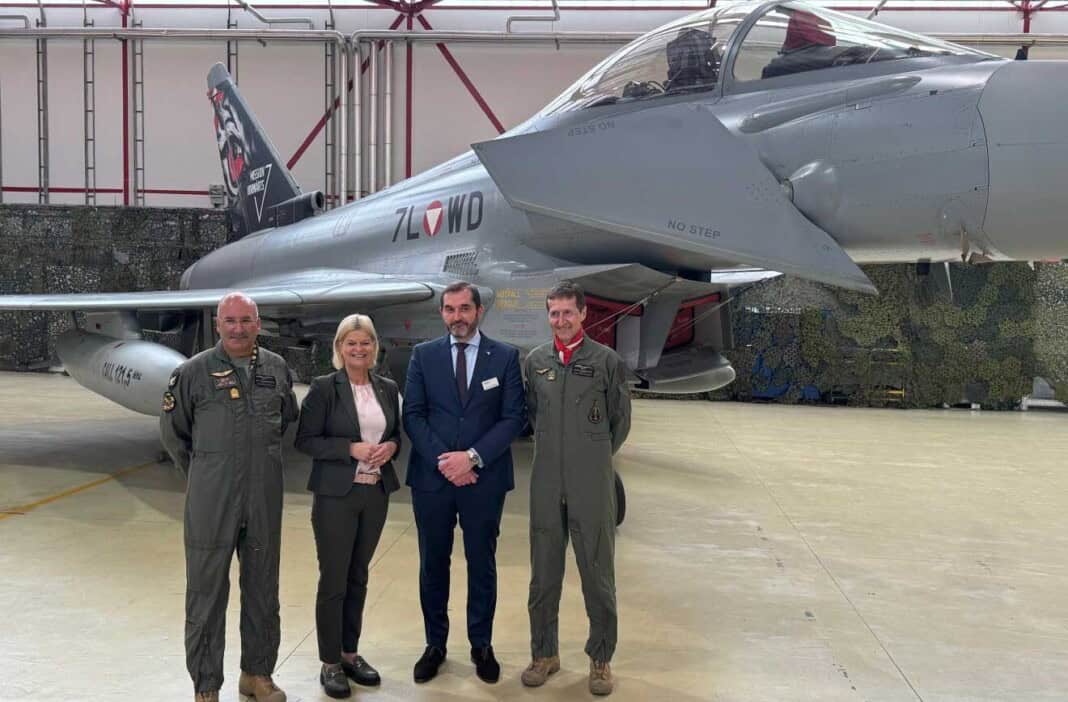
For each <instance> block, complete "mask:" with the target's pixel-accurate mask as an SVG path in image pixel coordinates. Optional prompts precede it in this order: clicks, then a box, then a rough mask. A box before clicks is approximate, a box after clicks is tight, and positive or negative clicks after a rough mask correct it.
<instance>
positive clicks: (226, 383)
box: [212, 371, 237, 395]
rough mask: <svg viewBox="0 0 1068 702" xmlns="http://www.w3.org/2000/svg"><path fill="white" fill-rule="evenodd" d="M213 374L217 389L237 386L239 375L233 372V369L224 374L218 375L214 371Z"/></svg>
mask: <svg viewBox="0 0 1068 702" xmlns="http://www.w3.org/2000/svg"><path fill="white" fill-rule="evenodd" d="M212 375H213V376H214V377H213V378H212V381H213V382H214V383H215V389H216V390H222V389H223V388H235V389H236V388H237V376H236V375H234V374H233V371H230V372H229V373H227V374H226V375H223V376H219V375H216V374H215V373H212ZM232 394H233V393H231V395H232Z"/></svg>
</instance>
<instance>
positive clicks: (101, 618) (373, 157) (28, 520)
mask: <svg viewBox="0 0 1068 702" xmlns="http://www.w3.org/2000/svg"><path fill="white" fill-rule="evenodd" d="M717 4H719V5H729V3H728V2H725V1H724V0H719V2H718V3H717V0H710V1H709V0H700V1H696V0H664V1H663V2H658V1H655V0H644V1H642V0H633V1H629V0H628V1H623V0H620V1H615V2H614V1H613V0H590V1H585V0H560V2H559V3H556V2H549V1H545V2H541V1H535V2H528V1H526V0H516V1H515V2H508V1H507V0H437V1H435V0H422V1H421V2H416V1H414V0H381V1H376V0H338V1H336V2H301V3H294V2H286V1H285V0H278V1H275V2H271V1H262V2H252V3H244V2H226V1H225V0H220V1H215V0H197V1H196V2H182V1H180V0H173V1H172V0H152V1H147V0H146V1H144V2H142V1H140V0H114V1H112V0H98V1H88V0H85V1H83V2H73V1H71V0H39V2H37V3H32V2H31V3H26V2H0V246H2V247H3V250H4V251H5V254H4V256H3V257H0V294H11V293H27V292H33V293H41V292H86V291H116V290H123V291H135V290H150V289H156V288H175V287H176V286H177V284H178V281H179V279H180V276H181V275H182V272H183V271H184V270H185V269H186V268H187V267H188V266H189V265H190V264H191V263H192V262H194V261H196V260H197V259H198V258H199V257H201V256H203V255H205V254H206V253H208V252H210V251H212V250H214V249H217V248H218V247H219V246H221V245H222V244H224V243H226V242H227V240H228V237H229V230H228V228H229V226H230V223H229V222H228V220H227V213H226V212H225V211H224V210H223V209H220V208H219V197H220V193H221V191H222V187H221V179H222V176H221V174H220V172H219V150H218V145H217V144H216V142H215V140H214V139H213V138H212V137H213V134H212V126H211V113H210V109H211V108H210V105H209V103H208V100H207V99H206V97H205V87H206V86H205V76H206V74H207V72H208V69H209V68H210V67H211V65H212V64H214V63H216V62H222V63H223V64H225V65H226V66H227V67H228V69H229V71H230V72H231V74H232V75H233V76H234V77H235V78H236V81H237V82H238V83H239V85H240V87H241V90H242V93H243V94H244V96H245V98H246V99H247V100H248V101H249V103H250V104H251V105H252V107H253V109H255V110H256V113H257V116H258V118H259V120H260V121H261V122H262V124H263V126H264V128H265V131H266V132H267V133H268V134H270V135H271V138H272V139H273V141H274V144H275V146H276V147H277V149H278V151H279V152H280V153H281V155H282V156H283V158H284V159H285V160H286V163H287V165H288V167H289V168H290V169H291V171H292V172H293V174H294V176H295V177H296V179H297V180H298V181H299V182H300V184H301V185H302V186H303V187H304V188H305V189H306V190H313V189H318V190H321V191H323V192H324V193H325V194H326V208H327V209H331V208H334V207H336V206H338V205H340V204H343V203H347V202H352V201H357V200H360V199H362V198H365V197H367V196H369V195H371V194H373V193H375V192H377V191H379V190H381V189H382V188H385V187H387V186H389V185H391V184H394V183H397V182H399V181H401V180H403V179H405V178H407V177H409V176H413V175H417V174H419V173H422V172H424V171H426V170H427V169H429V168H431V167H433V166H435V165H437V164H439V163H441V162H443V161H445V160H446V159H449V158H451V157H453V156H455V155H456V154H458V153H461V152H463V151H465V150H467V149H468V148H469V146H470V145H471V144H472V143H475V142H480V141H484V140H487V139H492V138H493V137H495V136H497V135H499V134H501V133H503V132H504V131H506V130H508V129H510V128H512V127H515V126H516V125H519V124H521V123H522V122H523V121H524V120H526V119H527V118H528V117H529V116H530V115H532V114H534V113H535V112H537V111H538V110H539V109H540V108H541V107H543V106H544V105H545V104H546V103H548V102H549V101H550V100H552V99H553V98H554V97H556V96H557V95H559V94H560V93H561V91H563V90H565V89H566V88H567V86H568V85H569V84H570V83H571V82H572V81H573V80H574V78H575V77H576V76H579V75H581V74H582V73H584V72H585V71H586V70H587V69H589V68H590V67H591V66H593V65H594V64H596V63H597V62H598V61H599V60H601V59H602V58H604V57H605V56H606V55H608V54H609V53H610V52H612V51H614V50H615V49H617V48H618V47H620V46H622V45H623V44H625V43H626V42H627V41H629V40H630V39H632V38H634V37H635V36H637V35H638V34H640V33H642V32H645V31H648V30H650V29H652V28H654V27H657V26H659V25H661V24H663V23H665V22H668V21H671V20H673V19H676V18H679V17H682V16H684V15H686V14H688V13H691V12H694V11H697V10H701V9H705V8H708V7H709V6H710V5H712V6H715V5H717ZM817 4H820V5H825V6H828V7H833V8H835V9H838V10H841V11H844V12H848V13H851V14H854V15H856V16H858V17H866V16H874V17H875V18H876V19H877V20H878V21H880V22H884V23H886V24H889V25H892V26H895V27H900V28H902V29H907V30H909V31H913V32H919V33H924V34H928V35H932V36H937V37H942V38H945V39H948V40H952V41H955V42H958V43H961V44H964V45H966V46H972V47H976V48H979V49H982V50H984V51H988V52H992V53H996V54H999V55H1001V56H1005V57H1009V58H1011V57H1016V56H1018V55H1019V54H1021V53H1023V54H1025V55H1026V59H1027V60H1042V59H1068V2H1061V1H1059V0H1047V1H1045V2H1044V1H1043V0H937V1H936V0H888V1H886V2H883V1H879V0H862V1H856V0H840V1H834V0H823V1H821V2H819V3H817ZM435 32H436V33H438V34H435ZM442 33H447V34H442ZM1021 58H1023V56H1021ZM1021 109H1026V106H1021ZM939 265H940V264H931V265H929V266H923V265H920V266H917V265H913V264H900V265H878V266H866V267H865V272H866V273H868V275H869V276H870V277H871V278H872V280H874V281H875V282H876V283H877V285H878V287H879V289H880V292H881V296H880V297H878V298H871V297H867V296H863V295H860V294H857V293H850V292H843V291H840V290H836V289H834V288H831V287H828V286H826V285H821V284H818V283H810V282H805V281H801V280H798V279H794V278H790V277H787V278H785V279H778V280H775V281H771V282H768V283H767V284H763V285H760V286H757V287H754V288H753V289H752V290H751V291H747V292H746V294H745V295H744V296H740V297H739V299H738V300H737V301H736V302H735V304H733V306H732V308H731V325H732V327H733V331H734V336H735V341H736V349H735V352H734V355H733V356H732V358H731V361H732V362H733V363H734V367H735V369H736V371H737V374H738V377H737V380H736V381H735V382H734V383H733V384H731V385H728V386H727V387H725V388H722V389H720V390H718V391H715V392H714V393H712V394H711V396H710V397H705V396H702V397H701V398H699V401H690V402H683V401H664V400H651V399H640V400H638V401H636V411H635V429H634V432H633V434H632V436H631V438H630V439H629V441H628V443H627V444H626V446H625V447H624V449H623V450H622V451H621V452H620V454H619V455H618V458H617V466H616V467H617V470H618V471H619V472H620V474H621V475H622V476H624V478H625V479H626V481H627V486H628V517H627V521H626V522H625V523H624V525H623V526H622V527H621V528H620V531H619V534H618V552H617V571H618V579H619V602H620V612H621V643H620V650H619V655H618V657H617V659H616V671H617V676H618V681H619V682H618V688H617V690H616V692H615V693H614V695H613V697H614V698H616V699H625V700H650V699H664V700H737V701H739V702H742V701H745V702H749V701H756V700H769V701H770V700H862V699H863V700H947V701H949V700H954V701H957V700H960V701H963V700H984V701H985V700H989V701H995V700H996V701H1003V700H1012V701H1014V702H1015V701H1016V700H1036V701H1037V700H1058V699H1063V696H1064V693H1063V691H1064V690H1065V689H1066V688H1068V665H1066V664H1065V663H1064V661H1063V655H1062V652H1063V648H1064V643H1065V640H1066V639H1068V629H1066V624H1065V622H1068V611H1065V606H1064V603H1063V597H1061V596H1060V593H1062V592H1063V589H1064V585H1065V583H1061V582H1060V581H1061V579H1063V578H1066V577H1068V570H1066V564H1068V552H1066V548H1068V545H1066V543H1065V542H1064V539H1063V538H1062V537H1061V536H1060V534H1062V533H1063V532H1064V530H1063V529H1061V528H1060V527H1061V526H1064V524H1063V522H1064V519H1065V517H1064V515H1065V514H1068V510H1066V509H1065V507H1066V505H1065V504H1064V499H1063V498H1062V497H1061V495H1063V494H1064V493H1063V492H1062V491H1060V490H1059V489H1058V488H1057V487H1056V486H1057V485H1058V484H1060V483H1061V482H1063V477H1062V471H1060V470H1059V468H1060V463H1061V459H1062V457H1063V455H1064V450H1065V440H1064V439H1063V436H1062V434H1063V432H1062V431H1060V430H1061V425H1062V424H1063V419H1064V416H1063V414H1060V413H1056V412H1048V413H1046V412H1037V413H1036V412H1012V413H1008V412H998V413H993V412H967V411H960V410H948V411H938V410H930V409H929V408H932V407H945V406H965V407H972V408H979V407H982V408H984V409H986V408H990V409H1015V408H1019V407H1020V406H1021V401H1022V399H1023V398H1025V397H1027V396H1031V398H1032V400H1033V398H1036V397H1037V398H1039V399H1041V398H1050V399H1051V400H1052V399H1053V398H1056V399H1062V400H1063V399H1066V398H1068V351H1066V350H1065V344H1064V338H1065V331H1066V330H1068V273H1066V272H1065V271H1066V269H1065V267H1064V264H1062V263H1060V262H1057V261H1040V262H1030V263H995V264H989V265H974V264H953V265H952V266H947V268H946V270H949V271H950V273H949V274H948V276H945V277H943V276H942V275H941V273H940V272H939V270H937V269H938V266H939ZM932 269H935V270H933V271H932ZM947 287H948V288H951V289H952V290H951V292H950V291H949V290H947ZM72 324H73V321H72V316H71V315H69V314H62V313H42V312H0V407H2V408H4V409H3V410H0V532H4V533H0V572H2V573H4V577H2V578H0V615H2V616H3V618H4V620H5V622H6V624H5V627H4V629H5V632H6V633H5V635H4V636H2V637H0V700H9V699H10V700H52V699H70V700H97V699H100V700H103V699H146V698H152V699H179V698H187V697H188V694H189V691H190V690H189V683H188V677H187V675H186V673H185V670H184V660H183V655H182V636H181V622H182V604H183V599H184V585H185V583H184V579H183V561H182V550H181V533H182V501H183V489H184V486H183V483H182V480H181V478H180V476H179V475H178V474H177V473H176V472H175V471H174V470H173V468H172V467H171V466H170V464H169V463H166V462H161V461H160V460H159V439H158V431H157V422H156V421H155V420H153V419H151V418H148V417H145V416H142V415H139V414H136V413H134V412H131V411H129V410H126V409H123V408H121V407H118V406H117V405H115V404H112V403H110V402H108V401H107V400H104V399H103V398H101V397H98V396H95V395H93V394H92V393H90V392H89V391H87V390H85V389H83V388H80V387H79V386H78V385H77V384H76V383H74V381H73V380H72V379H71V378H68V377H63V376H62V375H59V374H56V373H49V374H44V373H26V372H14V371H31V370H34V371H41V370H48V369H49V368H52V369H53V370H54V369H55V365H56V359H55V350H54V343H53V340H54V338H55V337H56V336H57V335H58V334H59V333H61V332H62V331H64V330H66V329H69V328H70V327H71V326H72ZM165 341H166V339H165ZM280 350H282V351H284V352H285V353H286V357H287V360H289V361H290V364H291V365H293V366H294V367H296V368H297V369H298V372H299V373H300V375H301V376H302V377H303V378H304V379H307V378H309V377H310V376H312V375H314V374H315V373H317V372H322V370H323V362H324V359H325V356H324V354H328V353H329V349H328V348H323V347H322V346H312V347H290V346H286V345H284V344H283V346H282V347H280ZM1036 379H1040V380H1036ZM708 399H713V400H747V401H748V400H758V401H761V402H777V403H781V405H782V406H766V405H765V404H757V403H741V402H706V401H703V400H708ZM799 403H811V404H819V405H824V406H816V407H797V406H791V405H796V404H799ZM1038 404H1041V403H1040V402H1038V403H1036V402H1033V401H1032V406H1035V405H1038ZM1053 404H1056V403H1053ZM827 405H851V406H854V407H856V406H863V407H865V408H869V407H871V408H873V409H859V408H854V409H846V408H844V407H832V406H827ZM905 407H907V408H921V409H916V410H915V411H909V412H901V411H898V408H905ZM514 450H515V453H516V459H517V461H516V463H517V466H519V469H518V471H517V490H516V491H515V492H514V493H512V494H511V495H510V496H509V500H508V502H507V505H506V512H505V517H504V521H503V523H502V527H501V544H500V551H499V554H498V565H499V568H500V573H501V577H500V595H499V602H500V604H499V610H498V621H497V632H498V633H497V638H496V640H495V646H496V648H497V651H498V655H499V657H500V658H501V660H502V663H503V665H504V675H503V678H502V683H501V684H499V685H498V686H495V687H487V686H485V685H483V684H482V683H481V682H479V681H478V680H477V679H476V678H475V677H474V674H473V672H472V671H471V669H470V665H469V664H468V663H467V662H466V656H465V655H463V654H464V653H465V652H466V651H465V649H466V642H465V641H463V640H462V636H461V635H460V634H457V633H455V632H454V634H453V641H452V648H451V649H450V658H449V662H448V663H447V666H446V669H445V670H446V672H445V675H443V676H442V677H441V678H440V680H438V681H436V682H435V683H433V684H432V685H431V686H422V687H417V686H415V685H414V684H413V683H412V682H411V672H410V668H411V664H412V663H413V662H414V660H415V658H416V657H417V656H418V653H419V650H420V649H421V646H422V632H421V622H420V618H419V608H418V580H417V577H418V555H417V545H416V538H415V527H414V524H413V520H412V514H411V509H410V499H409V498H408V496H407V492H406V491H402V492H401V493H398V496H397V497H396V498H395V500H394V502H393V505H392V506H391V510H390V514H389V519H388V521H387V525H386V531H385V533H384V535H383V540H382V545H381V546H380V549H379V553H378V555H377V557H376V560H375V561H374V563H373V567H372V573H371V596H370V598H369V604H368V611H367V624H366V629H367V631H368V633H369V634H370V636H369V637H368V640H367V641H366V644H367V647H366V649H365V652H366V655H367V657H368V658H369V659H370V660H371V661H372V662H373V663H375V664H376V665H377V666H378V667H379V668H380V669H381V670H382V672H383V676H384V678H385V682H384V683H383V685H382V687H381V688H379V689H377V690H363V689H361V690H358V691H357V693H356V696H357V697H368V698H374V699H382V700H387V699H388V700H393V699H397V700H401V699H428V700H431V699H433V700H452V699H515V698H522V699H536V698H537V697H538V696H539V695H540V696H541V697H543V698H544V697H550V698H552V699H588V698H589V695H588V694H587V693H586V690H585V672H586V670H585V667H584V666H585V659H584V656H583V653H582V650H581V649H582V643H583V640H584V638H585V631H586V622H585V620H584V618H583V617H582V616H581V613H582V611H583V609H582V598H581V589H580V587H579V581H578V577H577V575H576V574H575V572H574V571H575V569H574V567H573V563H572V564H569V566H568V575H567V580H566V584H565V590H564V601H563V604H562V610H561V611H562V612H564V613H566V614H565V616H564V617H563V618H562V631H561V642H562V650H563V654H564V664H563V667H564V671H563V674H562V675H560V676H559V677H558V678H555V679H554V680H553V681H552V682H551V683H550V684H549V686H548V689H545V690H541V691H531V690H527V689H526V688H523V687H522V686H521V685H520V684H519V682H518V676H519V673H520V671H521V670H522V668H523V667H524V666H525V665H526V663H527V658H528V653H529V651H528V640H527V634H528V629H527V614H526V588H527V584H528V577H529V569H528V551H529V544H528V537H527V535H526V534H527V497H526V492H527V490H528V487H529V481H530V471H529V464H530V459H531V452H532V447H531V444H530V442H529V441H525V440H524V441H520V442H519V443H517V444H516V446H515V449H514ZM286 459H287V462H288V468H287V478H286V481H287V483H286V495H285V504H286V506H285V515H284V543H283V556H282V558H283V561H282V571H281V573H282V576H281V577H282V583H281V589H282V592H281V600H282V606H283V611H282V626H283V636H282V645H281V655H280V658H279V661H280V663H279V667H278V672H277V674H276V680H277V681H278V682H279V684H280V685H281V686H282V687H283V688H285V689H286V690H287V691H288V692H289V695H290V699H291V700H308V699H325V697H324V696H323V695H322V692H321V689H320V687H319V684H318V679H317V673H318V661H317V656H316V653H315V645H314V643H315V628H314V596H315V581H316V575H317V573H316V563H315V555H314V554H315V548H314V542H313V537H312V532H311V529H310V525H309V523H308V513H309V510H310V504H311V498H310V497H309V495H308V493H307V492H305V489H304V485H305V482H306V480H307V475H308V469H309V466H308V463H307V460H306V459H305V458H304V457H302V456H300V455H299V454H296V453H295V452H294V451H292V450H288V451H287V454H286ZM402 464H403V461H402ZM458 558H459V556H458V555H457V559H458ZM569 560H570V558H569ZM232 579H233V580H234V582H235V583H236V580H237V571H236V566H235V570H234V574H233V578H232ZM464 584H465V579H464V573H463V569H462V568H461V567H457V568H455V569H454V580H453V593H454V594H453V603H452V609H451V611H452V614H453V617H454V620H455V621H459V620H461V619H462V616H463V606H462V604H459V603H460V602H461V601H462V600H460V599H459V598H460V595H461V593H462V592H463V589H464ZM234 589H236V587H235V588H234ZM237 613H238V610H237V597H236V595H235V596H233V597H232V602H231V609H230V612H229V613H228V623H229V626H228V633H227V683H226V686H225V687H224V691H223V698H224V699H235V698H237V697H238V695H237V690H236V677H237V665H238V663H237V660H238V659H237V656H238V648H239V646H238V634H237ZM61 652H62V653H61ZM57 659H58V660H57Z"/></svg>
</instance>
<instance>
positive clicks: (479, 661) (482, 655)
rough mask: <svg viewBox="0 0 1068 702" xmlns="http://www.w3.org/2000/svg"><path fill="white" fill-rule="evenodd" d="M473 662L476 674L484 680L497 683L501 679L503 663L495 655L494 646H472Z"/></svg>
mask: <svg viewBox="0 0 1068 702" xmlns="http://www.w3.org/2000/svg"><path fill="white" fill-rule="evenodd" d="M471 662H472V663H474V664H475V675H477V676H478V678H479V680H481V681H482V682H488V683H495V682H497V681H498V680H500V679H501V664H500V663H498V662H497V659H496V658H495V657H494V655H493V646H484V647H481V648H472V649H471Z"/></svg>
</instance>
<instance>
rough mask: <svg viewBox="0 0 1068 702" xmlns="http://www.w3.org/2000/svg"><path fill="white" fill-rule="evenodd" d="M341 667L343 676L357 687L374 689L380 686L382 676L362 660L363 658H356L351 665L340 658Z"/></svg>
mask: <svg viewBox="0 0 1068 702" xmlns="http://www.w3.org/2000/svg"><path fill="white" fill-rule="evenodd" d="M341 667H342V668H343V669H344V670H345V675H347V676H349V677H350V678H352V682H354V683H356V684H357V685H366V686H367V687H374V686H376V685H381V684H382V676H380V675H379V674H378V671H377V670H375V669H374V668H372V667H371V664H370V663H368V662H367V661H365V660H364V659H363V656H356V658H355V659H354V660H353V661H352V663H349V662H348V661H347V660H345V659H344V658H342V659H341Z"/></svg>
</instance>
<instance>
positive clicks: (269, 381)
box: [255, 373, 278, 388]
mask: <svg viewBox="0 0 1068 702" xmlns="http://www.w3.org/2000/svg"><path fill="white" fill-rule="evenodd" d="M255 383H256V387H258V388H276V387H278V380H277V379H275V377H274V376H273V375H260V374H259V373H257V374H256V377H255Z"/></svg>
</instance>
